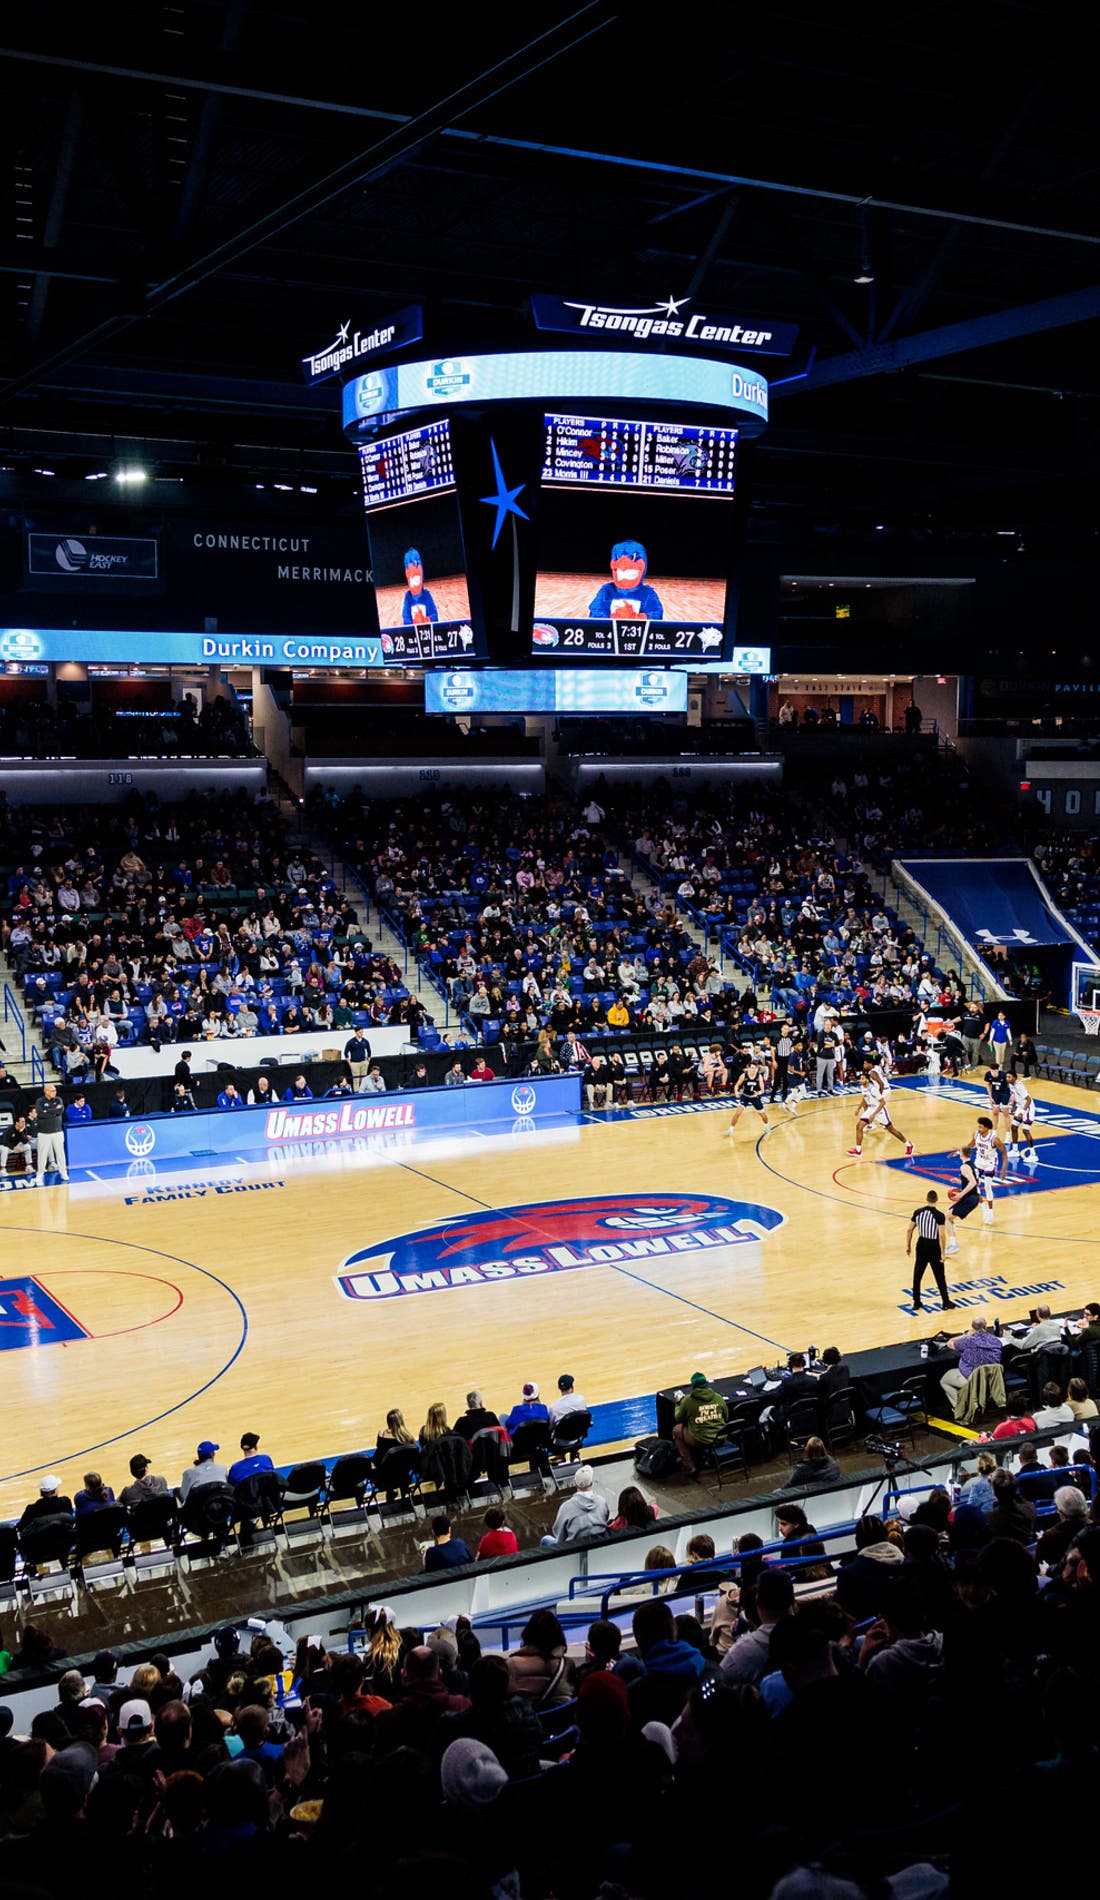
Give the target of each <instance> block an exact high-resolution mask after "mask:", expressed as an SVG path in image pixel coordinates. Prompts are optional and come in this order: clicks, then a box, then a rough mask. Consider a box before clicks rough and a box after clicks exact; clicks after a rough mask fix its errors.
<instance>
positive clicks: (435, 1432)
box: [420, 1405, 474, 1504]
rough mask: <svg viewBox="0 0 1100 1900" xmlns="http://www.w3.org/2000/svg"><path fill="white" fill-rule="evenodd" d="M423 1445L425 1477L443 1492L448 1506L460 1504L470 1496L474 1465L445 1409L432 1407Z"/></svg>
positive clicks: (423, 1433)
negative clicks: (466, 1496) (468, 1487)
mask: <svg viewBox="0 0 1100 1900" xmlns="http://www.w3.org/2000/svg"><path fill="white" fill-rule="evenodd" d="M420 1445H421V1454H422V1455H421V1459H420V1475H421V1477H422V1478H427V1479H429V1480H430V1482H431V1483H432V1484H434V1485H435V1487H436V1489H437V1490H439V1491H442V1493H443V1496H444V1498H445V1500H446V1502H447V1503H448V1504H457V1503H458V1502H459V1500H460V1499H461V1498H463V1497H465V1495H466V1489H467V1486H468V1484H469V1482H470V1474H471V1472H472V1470H473V1462H474V1461H473V1454H472V1453H471V1451H470V1447H469V1445H468V1444H467V1443H466V1440H465V1439H464V1438H460V1437H459V1435H458V1433H457V1432H456V1431H454V1430H453V1429H452V1427H451V1426H450V1425H448V1423H447V1407H446V1406H445V1405H429V1407H428V1416H427V1418H426V1420H425V1421H424V1424H423V1425H422V1426H421V1428H420Z"/></svg>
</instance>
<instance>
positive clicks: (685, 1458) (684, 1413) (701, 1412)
mask: <svg viewBox="0 0 1100 1900" xmlns="http://www.w3.org/2000/svg"><path fill="white" fill-rule="evenodd" d="M728 1423H729V1407H728V1406H727V1404H726V1401H725V1399H724V1398H723V1397H722V1394H721V1393H720V1392H716V1391H715V1390H714V1387H713V1386H712V1385H711V1383H710V1381H709V1380H708V1378H707V1375H706V1373H705V1372H693V1373H692V1375H691V1384H690V1386H689V1387H688V1390H687V1391H686V1392H685V1393H684V1396H683V1398H682V1399H681V1400H680V1403H679V1405H678V1406H677V1407H676V1412H675V1423H674V1424H673V1427H672V1437H673V1441H674V1443H675V1446H676V1449H677V1451H678V1452H679V1454H680V1459H681V1462H682V1464H683V1466H684V1469H685V1471H690V1473H691V1475H692V1477H693V1478H694V1477H697V1476H698V1466H697V1463H696V1458H695V1453H696V1452H697V1451H706V1450H708V1449H709V1447H710V1446H711V1445H713V1444H715V1443H717V1441H718V1439H719V1438H721V1436H722V1433H723V1432H724V1431H725V1429H726V1426H727V1424H728Z"/></svg>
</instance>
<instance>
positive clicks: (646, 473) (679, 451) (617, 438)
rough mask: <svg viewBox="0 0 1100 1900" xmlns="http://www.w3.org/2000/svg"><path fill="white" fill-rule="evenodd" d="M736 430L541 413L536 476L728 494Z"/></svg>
mask: <svg viewBox="0 0 1100 1900" xmlns="http://www.w3.org/2000/svg"><path fill="white" fill-rule="evenodd" d="M736 464H737V430H736V429H721V428H709V427H705V426H702V425H700V424H697V423H693V422H645V421H642V420H640V419H638V418H633V419H631V420H628V421H627V420H618V421H616V420H614V419H613V418H611V417H608V416H603V417H601V416H549V415H548V416H547V417H546V457H545V461H544V464H543V470H542V479H543V481H544V482H546V483H549V484H550V485H551V486H560V487H563V488H566V487H568V488H574V487H589V488H656V489H664V490H666V491H668V492H670V493H674V494H683V495H691V494H695V495H732V493H733V489H734V479H735V473H736Z"/></svg>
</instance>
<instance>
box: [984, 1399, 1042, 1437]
mask: <svg viewBox="0 0 1100 1900" xmlns="http://www.w3.org/2000/svg"><path fill="white" fill-rule="evenodd" d="M1034 1430H1035V1420H1034V1419H1033V1418H1032V1416H1031V1413H1030V1411H1029V1410H1028V1403H1027V1400H1026V1399H1013V1400H1012V1402H1011V1404H1010V1405H1009V1408H1008V1417H1007V1418H1003V1419H1002V1420H1001V1422H1000V1424H999V1425H998V1426H997V1428H996V1430H995V1432H994V1433H993V1436H994V1438H1020V1437H1022V1435H1023V1433H1024V1432H1033V1431H1034Z"/></svg>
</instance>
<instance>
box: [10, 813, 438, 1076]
mask: <svg viewBox="0 0 1100 1900" xmlns="http://www.w3.org/2000/svg"><path fill="white" fill-rule="evenodd" d="M0 891H2V892H3V896H2V898H0V905H2V912H0V941H2V942H3V945H4V948H5V949H6V952H7V954H8V957H9V958H10V960H11V962H12V965H13V967H14V969H15V971H16V974H17V975H18V977H19V979H20V981H21V984H22V987H23V992H24V996H25V997H26V1000H27V1002H28V1004H29V1006H30V1007H31V1008H32V1009H33V1010H34V1011H35V1012H36V1014H37V1015H38V1017H39V1019H40V1021H41V1023H42V1027H43V1032H44V1034H45V1035H46V1037H47V1038H48V1040H49V1042H50V1044H51V1046H52V1048H53V1050H54V1051H55V1053H56V1059H57V1061H58V1065H59V1067H60V1069H61V1071H62V1074H63V1076H64V1078H65V1079H67V1080H90V1079H93V1078H94V1079H95V1080H100V1079H102V1077H103V1076H104V1075H106V1074H109V1073H110V1069H111V1054H112V1051H113V1050H114V1048H115V1047H116V1046H117V1044H118V1042H119V1041H120V1040H121V1041H138V1040H145V1041H149V1042H151V1043H152V1044H153V1045H154V1046H155V1047H159V1046H160V1045H161V1044H162V1043H166V1042H168V1043H171V1042H178V1043H182V1044H193V1043H197V1042H215V1041H220V1040H223V1039H225V1038H249V1037H254V1036H263V1035H280V1034H282V1035H291V1034H296V1033H301V1032H303V1031H308V1032H321V1033H327V1034H329V1035H331V1036H333V1038H334V1039H335V1038H340V1039H341V1040H342V1038H343V1036H346V1034H347V1033H348V1032H349V1031H350V1030H352V1029H353V1028H355V1027H367V1026H369V1025H373V1024H383V1023H385V1024H391V1023H392V1024H401V1025H406V1026H408V1028H409V1030H410V1032H411V1031H412V1030H413V1029H414V1028H415V1027H417V1026H418V1024H419V1023H420V1021H421V1020H423V1017H424V1012H423V1010H422V1007H421V1005H420V1004H419V1003H418V1002H417V1001H416V999H415V998H414V997H412V996H411V995H410V993H409V991H408V989H407V988H406V987H405V985H404V981H403V976H402V973H401V971H400V970H399V969H398V967H397V965H396V964H395V963H393V962H392V960H391V959H389V958H387V957H385V956H383V955H381V954H380V953H378V952H377V951H374V950H373V949H372V947H371V944H370V942H369V939H368V938H367V937H366V936H365V935H364V933H363V931H362V929H361V928H360V922H359V917H358V915H357V912H356V910H355V908H354V906H353V905H352V904H351V903H350V902H349V901H348V900H347V898H346V897H343V896H341V895H340V893H339V890H338V888H337V885H336V882H335V880H334V878H333V877H332V875H331V872H330V871H329V870H328V869H327V868H326V867H325V866H324V865H323V864H322V863H321V861H320V860H319V859H317V858H316V857H315V856H314V854H313V853H312V852H310V851H308V850H306V849H304V848H303V847H302V846H301V845H299V844H297V843H295V842H294V841H293V840H291V839H289V837H288V832H287V826H286V822H285V820H284V819H283V817H282V815H281V814H280V813H279V811H278V808H277V807H276V806H275V804H274V803H273V802H272V801H269V800H266V799H261V800H254V799H251V798H248V797H247V796H246V795H244V794H234V793H221V794H214V793H206V794H203V795H201V796H198V797H194V798H191V799H188V800H186V801H184V803H182V804H181V805H173V806H165V807H160V806H158V805H157V803H156V801H155V800H153V799H141V798H138V797H133V798H130V799H128V800H127V801H126V803H125V805H122V806H119V807H112V808H109V809H105V810H103V811H102V812H97V811H96V810H95V809H94V808H93V810H91V811H85V812H83V813H80V814H75V813H72V812H68V811H61V810H59V809H58V808H56V807H52V808H42V809H35V808H33V807H27V806H23V807H19V808H18V809H15V808H12V807H10V806H8V805H7V804H6V802H5V801H4V800H3V799H2V798H0Z"/></svg>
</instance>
